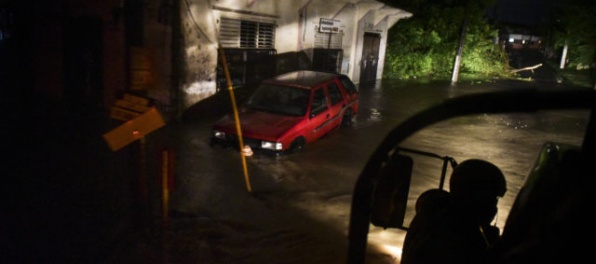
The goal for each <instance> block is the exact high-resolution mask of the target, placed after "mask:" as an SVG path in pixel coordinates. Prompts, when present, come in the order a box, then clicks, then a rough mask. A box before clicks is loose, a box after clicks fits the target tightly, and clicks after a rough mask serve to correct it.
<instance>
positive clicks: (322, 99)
mask: <svg viewBox="0 0 596 264" xmlns="http://www.w3.org/2000/svg"><path fill="white" fill-rule="evenodd" d="M325 110H327V96H326V95H325V89H323V88H320V89H317V90H316V91H315V92H314V93H313V97H312V103H311V106H310V115H311V117H312V116H316V115H318V114H320V113H321V112H323V111H325Z"/></svg>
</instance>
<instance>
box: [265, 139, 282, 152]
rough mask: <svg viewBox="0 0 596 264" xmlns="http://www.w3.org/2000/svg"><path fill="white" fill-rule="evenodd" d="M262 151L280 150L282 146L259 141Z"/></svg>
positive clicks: (277, 143) (276, 143)
mask: <svg viewBox="0 0 596 264" xmlns="http://www.w3.org/2000/svg"><path fill="white" fill-rule="evenodd" d="M261 148H262V149H270V150H281V149H282V144H281V143H279V142H271V141H261Z"/></svg>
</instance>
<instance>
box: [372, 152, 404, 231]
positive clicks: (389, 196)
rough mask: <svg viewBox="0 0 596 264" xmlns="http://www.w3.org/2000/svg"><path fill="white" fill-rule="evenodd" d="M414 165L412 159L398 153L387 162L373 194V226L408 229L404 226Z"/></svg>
mask: <svg viewBox="0 0 596 264" xmlns="http://www.w3.org/2000/svg"><path fill="white" fill-rule="evenodd" d="M413 165H414V161H413V159H412V157H410V156H406V155H403V154H399V153H397V152H396V153H394V154H392V155H391V157H390V158H389V160H388V161H386V162H385V164H384V166H383V167H382V168H381V170H380V177H379V179H378V181H377V183H376V187H375V190H374V193H373V202H372V213H371V223H372V224H373V225H376V226H380V227H383V228H388V227H393V228H400V229H407V228H406V227H404V225H403V224H404V218H405V215H406V208H407V202H408V194H409V191H410V180H411V179H412V167H413Z"/></svg>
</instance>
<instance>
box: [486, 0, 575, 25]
mask: <svg viewBox="0 0 596 264" xmlns="http://www.w3.org/2000/svg"><path fill="white" fill-rule="evenodd" d="M564 2H565V1H564V0H499V1H498V2H497V4H496V5H495V7H494V8H493V9H492V10H490V11H489V12H488V15H489V16H490V17H492V18H496V19H498V20H500V21H502V22H508V23H515V24H523V25H529V26H534V25H538V24H542V23H546V22H547V21H548V13H549V11H550V10H552V9H553V8H559V7H560V6H561V5H562V4H563V3H564Z"/></svg>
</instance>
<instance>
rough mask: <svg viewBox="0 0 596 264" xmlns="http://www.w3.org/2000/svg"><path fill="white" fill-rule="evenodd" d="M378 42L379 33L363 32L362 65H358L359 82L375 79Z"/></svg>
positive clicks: (379, 42) (368, 81) (369, 81)
mask: <svg viewBox="0 0 596 264" xmlns="http://www.w3.org/2000/svg"><path fill="white" fill-rule="evenodd" d="M380 44H381V35H380V34H377V33H369V32H366V33H364V42H363V47H362V65H361V67H360V83H371V82H373V83H374V82H375V81H376V79H377V64H378V62H379V46H380Z"/></svg>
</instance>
